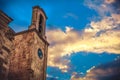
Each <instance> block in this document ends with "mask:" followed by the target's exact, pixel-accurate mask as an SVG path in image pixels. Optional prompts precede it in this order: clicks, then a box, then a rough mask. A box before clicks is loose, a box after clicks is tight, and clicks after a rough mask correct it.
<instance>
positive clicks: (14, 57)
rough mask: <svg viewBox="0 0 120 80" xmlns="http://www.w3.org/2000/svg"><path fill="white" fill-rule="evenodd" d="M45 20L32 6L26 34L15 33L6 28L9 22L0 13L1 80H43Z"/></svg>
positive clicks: (45, 45) (45, 59) (42, 11)
mask: <svg viewBox="0 0 120 80" xmlns="http://www.w3.org/2000/svg"><path fill="white" fill-rule="evenodd" d="M46 19H47V16H46V14H45V12H44V10H43V9H42V8H40V7H39V6H34V7H33V12H32V21H31V24H30V26H29V28H28V30H25V31H21V32H18V33H16V32H15V31H14V30H12V29H11V28H10V27H9V23H10V22H11V21H12V19H11V18H10V17H9V16H7V15H6V14H5V13H4V12H2V11H0V80H46V68H47V53H48V45H49V43H48V42H47V39H46V36H45V32H46V31H45V30H46ZM16 27H17V26H16Z"/></svg>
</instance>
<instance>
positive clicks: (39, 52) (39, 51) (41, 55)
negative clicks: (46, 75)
mask: <svg viewBox="0 0 120 80" xmlns="http://www.w3.org/2000/svg"><path fill="white" fill-rule="evenodd" d="M38 56H39V58H40V59H42V58H43V53H42V51H41V49H38Z"/></svg>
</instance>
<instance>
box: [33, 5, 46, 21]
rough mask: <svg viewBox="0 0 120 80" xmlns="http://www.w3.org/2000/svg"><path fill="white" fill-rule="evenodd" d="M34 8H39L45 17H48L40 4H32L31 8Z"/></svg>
mask: <svg viewBox="0 0 120 80" xmlns="http://www.w3.org/2000/svg"><path fill="white" fill-rule="evenodd" d="M34 8H38V9H40V10H41V11H42V12H43V13H44V15H45V17H46V19H48V17H47V15H46V13H45V11H44V10H43V9H42V8H41V7H40V6H38V5H37V6H34V7H33V9H34Z"/></svg>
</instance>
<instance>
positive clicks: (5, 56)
mask: <svg viewBox="0 0 120 80" xmlns="http://www.w3.org/2000/svg"><path fill="white" fill-rule="evenodd" d="M10 21H11V19H10V18H9V17H8V16H6V15H5V14H4V13H3V12H1V11H0V80H7V77H8V71H9V59H10V55H11V54H12V53H13V51H14V44H13V42H12V40H13V39H14V31H13V30H12V29H11V28H10V27H9V26H8V23H9V22H10Z"/></svg>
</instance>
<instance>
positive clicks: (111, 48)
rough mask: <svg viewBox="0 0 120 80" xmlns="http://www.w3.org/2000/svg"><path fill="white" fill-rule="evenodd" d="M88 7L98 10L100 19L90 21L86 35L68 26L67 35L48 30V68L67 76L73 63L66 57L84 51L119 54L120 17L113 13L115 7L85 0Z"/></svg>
mask: <svg viewBox="0 0 120 80" xmlns="http://www.w3.org/2000/svg"><path fill="white" fill-rule="evenodd" d="M111 4H112V3H111ZM85 5H87V6H88V7H89V8H90V9H94V10H96V11H97V12H98V13H99V15H100V16H101V19H100V20H97V21H91V22H90V24H88V25H89V26H86V28H85V29H84V30H83V31H82V30H81V31H78V30H74V28H73V27H70V26H66V29H65V31H62V30H61V29H59V28H58V29H50V30H47V38H48V42H49V43H50V46H49V55H48V56H49V58H48V66H55V67H58V68H59V69H61V70H62V71H63V72H67V70H69V68H70V67H69V63H70V60H68V59H66V58H64V56H66V55H67V56H69V55H71V54H72V53H77V52H81V51H85V52H95V53H98V54H100V53H102V52H107V53H114V54H120V19H119V17H120V14H118V13H113V12H114V11H113V7H112V6H111V5H108V4H107V3H105V2H104V1H103V0H100V1H98V0H94V1H91V0H86V1H85ZM108 13H109V14H110V15H109V16H108ZM68 16H71V17H75V16H73V14H71V13H69V14H67V16H65V17H68Z"/></svg>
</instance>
